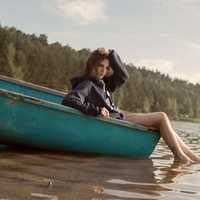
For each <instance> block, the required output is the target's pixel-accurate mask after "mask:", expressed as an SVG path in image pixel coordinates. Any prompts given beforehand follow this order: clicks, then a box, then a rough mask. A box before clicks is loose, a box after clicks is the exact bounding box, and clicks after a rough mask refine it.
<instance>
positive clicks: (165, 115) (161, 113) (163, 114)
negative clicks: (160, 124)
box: [158, 112, 168, 121]
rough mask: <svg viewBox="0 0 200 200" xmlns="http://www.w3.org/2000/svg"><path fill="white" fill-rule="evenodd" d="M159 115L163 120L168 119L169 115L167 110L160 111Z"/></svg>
mask: <svg viewBox="0 0 200 200" xmlns="http://www.w3.org/2000/svg"><path fill="white" fill-rule="evenodd" d="M158 115H159V119H160V120H161V121H163V120H167V119H168V116H167V114H166V113H165V112H158Z"/></svg>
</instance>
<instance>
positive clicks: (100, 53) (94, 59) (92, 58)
mask: <svg viewBox="0 0 200 200" xmlns="http://www.w3.org/2000/svg"><path fill="white" fill-rule="evenodd" d="M108 57H109V54H108V52H107V51H106V50H105V49H104V48H98V49H96V50H94V51H93V52H91V54H90V55H89V57H88V60H87V63H86V70H85V73H86V74H87V75H88V74H90V73H91V71H92V70H93V68H95V67H96V66H97V64H98V63H99V62H101V61H102V60H104V59H108Z"/></svg>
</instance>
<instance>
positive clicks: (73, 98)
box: [62, 81, 100, 116]
mask: <svg viewBox="0 0 200 200" xmlns="http://www.w3.org/2000/svg"><path fill="white" fill-rule="evenodd" d="M90 91H91V83H90V82H89V81H84V82H82V83H80V84H78V85H77V87H75V88H74V89H73V90H72V91H71V92H69V93H68V94H67V95H66V96H65V97H64V99H63V101H62V104H63V105H66V106H70V107H72V108H75V109H77V110H79V111H81V112H83V113H85V114H87V115H92V116H97V115H99V114H100V108H99V107H98V106H95V105H94V104H92V103H90V102H88V101H87V96H88V95H89V92H90Z"/></svg>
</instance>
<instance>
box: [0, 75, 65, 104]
mask: <svg viewBox="0 0 200 200" xmlns="http://www.w3.org/2000/svg"><path fill="white" fill-rule="evenodd" d="M0 88H1V89H5V90H8V91H12V92H17V93H20V94H24V95H27V96H31V97H35V98H39V99H43V100H47V101H50V102H54V103H59V104H60V103H61V101H62V98H63V96H64V95H65V93H64V92H60V91H57V90H53V89H50V88H46V87H42V86H38V85H35V84H32V83H28V82H25V81H21V80H17V79H14V78H11V77H7V76H3V75H0Z"/></svg>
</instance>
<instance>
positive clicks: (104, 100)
mask: <svg viewBox="0 0 200 200" xmlns="http://www.w3.org/2000/svg"><path fill="white" fill-rule="evenodd" d="M110 67H111V68H110ZM111 70H112V74H111ZM127 79H128V72H127V70H126V67H125V65H124V64H123V63H122V61H121V59H120V57H119V55H118V54H117V53H116V52H115V51H114V50H110V51H106V50H105V49H104V48H99V49H97V50H95V51H93V52H92V53H91V54H90V56H89V58H88V60H87V64H86V71H85V74H84V75H83V76H81V77H76V78H73V79H72V81H71V82H72V91H71V92H69V93H68V94H67V95H66V96H65V97H64V99H63V101H62V104H63V105H66V106H70V107H73V108H75V109H78V110H80V111H81V112H83V113H85V114H87V115H92V116H102V117H113V118H116V119H121V120H127V121H129V122H132V123H138V124H142V125H144V126H147V127H153V128H155V129H157V130H159V132H160V134H161V137H162V138H163V139H164V141H165V142H166V144H167V145H168V147H169V148H170V149H171V151H172V152H173V154H174V156H175V158H176V159H179V160H180V161H181V162H183V163H187V164H189V163H194V162H198V161H200V157H199V156H197V155H195V154H194V153H193V152H192V151H191V150H190V149H189V147H188V146H187V145H186V144H185V143H184V142H183V141H182V139H181V138H180V137H179V136H178V135H177V134H176V132H175V131H174V130H173V128H172V126H171V123H170V121H169V118H168V116H167V115H166V114H165V113H164V112H154V113H131V114H126V115H125V114H123V113H122V112H120V111H119V110H118V109H117V107H116V106H115V105H114V103H113V101H112V98H111V95H110V93H113V92H114V91H115V90H116V89H118V88H119V87H120V86H122V85H123V84H124V83H125V81H126V80H127Z"/></svg>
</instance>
